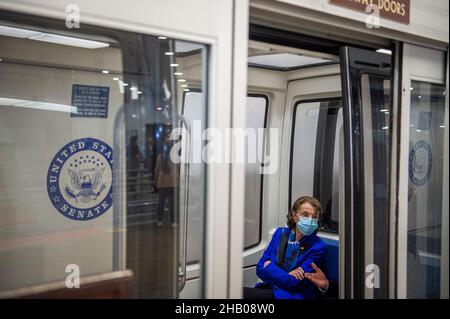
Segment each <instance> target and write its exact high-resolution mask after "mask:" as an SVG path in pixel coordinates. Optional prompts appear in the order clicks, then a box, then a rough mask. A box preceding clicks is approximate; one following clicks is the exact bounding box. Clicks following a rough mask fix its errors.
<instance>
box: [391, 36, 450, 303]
mask: <svg viewBox="0 0 450 319" xmlns="http://www.w3.org/2000/svg"><path fill="white" fill-rule="evenodd" d="M447 68H448V66H447ZM445 73H446V60H445V52H443V51H439V50H433V49H428V48H424V47H418V46H414V45H409V44H404V46H403V74H402V77H403V79H402V83H403V87H402V119H401V121H402V131H401V165H400V180H399V185H400V190H399V198H400V203H399V226H398V267H397V273H398V284H399V286H398V291H397V293H398V297H399V298H421V299H423V298H433V299H435V298H448V99H447V98H446V93H447V90H448V83H447V84H446V79H445V77H446V75H445ZM446 103H447V104H446Z"/></svg>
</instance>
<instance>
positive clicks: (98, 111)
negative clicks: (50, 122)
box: [71, 84, 109, 117]
mask: <svg viewBox="0 0 450 319" xmlns="http://www.w3.org/2000/svg"><path fill="white" fill-rule="evenodd" d="M108 104H109V87H107V86H92V85H81V84H73V85H72V106H75V107H76V108H77V111H76V112H72V113H71V116H72V117H108Z"/></svg>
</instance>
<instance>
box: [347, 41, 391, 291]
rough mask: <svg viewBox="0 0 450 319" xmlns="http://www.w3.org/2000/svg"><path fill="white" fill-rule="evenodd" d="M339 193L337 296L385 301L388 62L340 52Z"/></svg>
mask: <svg viewBox="0 0 450 319" xmlns="http://www.w3.org/2000/svg"><path fill="white" fill-rule="evenodd" d="M340 55H341V76H342V97H343V101H344V110H343V113H344V139H345V142H344V145H345V146H344V149H345V156H344V157H345V173H344V175H345V178H344V179H345V183H344V184H345V191H344V195H343V205H344V206H343V207H342V209H341V210H340V211H341V216H340V220H341V221H343V222H340V227H341V229H340V230H339V233H340V234H341V239H340V245H341V247H340V252H341V254H340V264H341V265H343V267H341V268H340V283H341V284H340V296H341V297H344V298H387V297H388V292H389V289H388V277H389V276H388V274H389V268H388V266H389V264H388V253H387V252H388V251H389V205H388V204H389V196H388V194H389V180H390V179H389V175H390V173H389V172H390V170H389V167H390V166H389V165H390V145H391V141H390V140H391V125H390V114H391V106H392V103H391V101H392V98H391V96H392V94H391V83H392V81H391V78H392V72H391V71H392V62H391V56H390V55H388V54H383V53H377V52H374V51H369V50H362V49H358V48H352V47H342V48H341V51H340Z"/></svg>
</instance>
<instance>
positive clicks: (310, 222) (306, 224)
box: [297, 217, 319, 236]
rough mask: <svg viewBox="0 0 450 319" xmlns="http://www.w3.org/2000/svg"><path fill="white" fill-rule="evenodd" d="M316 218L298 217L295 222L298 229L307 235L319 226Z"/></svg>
mask: <svg viewBox="0 0 450 319" xmlns="http://www.w3.org/2000/svg"><path fill="white" fill-rule="evenodd" d="M318 222H319V221H318V219H317V218H311V217H300V219H299V220H298V222H297V228H298V230H299V231H300V232H301V233H302V234H303V235H305V236H309V235H311V234H312V233H314V231H315V230H316V229H317V228H318V227H319V224H318Z"/></svg>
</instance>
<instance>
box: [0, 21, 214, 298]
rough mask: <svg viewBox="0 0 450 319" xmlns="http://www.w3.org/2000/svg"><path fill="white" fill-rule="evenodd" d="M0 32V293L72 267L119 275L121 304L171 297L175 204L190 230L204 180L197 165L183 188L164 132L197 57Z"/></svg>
mask: <svg viewBox="0 0 450 319" xmlns="http://www.w3.org/2000/svg"><path fill="white" fill-rule="evenodd" d="M2 19H5V20H4V21H3V20H2ZM0 30H1V32H0V48H1V49H0V57H1V59H0V191H1V194H2V195H1V196H0V198H1V200H0V213H1V218H0V260H1V263H0V295H1V293H2V292H4V291H13V290H15V289H18V288H23V287H29V286H32V285H38V284H44V283H49V282H61V281H65V280H66V278H67V276H68V275H69V274H70V272H71V271H72V270H74V269H75V273H78V274H80V276H82V277H84V276H90V275H94V274H101V273H107V272H112V271H115V270H123V269H130V270H131V271H132V272H133V283H132V292H131V296H130V297H139V298H155V297H158V298H172V297H177V296H178V294H179V290H180V289H182V288H183V287H184V286H185V279H186V277H185V276H184V274H185V273H186V266H187V257H186V246H185V244H186V240H184V239H185V238H186V237H188V236H187V234H186V233H183V230H184V229H185V227H184V225H185V224H184V223H187V220H186V215H184V212H186V211H187V210H186V209H185V208H186V205H187V196H188V195H187V194H189V196H190V199H191V203H192V204H198V207H197V208H196V209H197V210H196V214H195V215H194V216H192V218H194V219H195V221H196V222H197V224H196V228H195V235H196V236H197V235H198V236H203V235H202V234H204V224H203V220H204V206H203V200H204V194H205V191H204V189H205V184H204V183H205V180H204V179H197V180H196V179H195V178H196V176H204V175H205V174H204V173H205V171H204V170H205V167H204V165H199V166H195V167H194V173H193V174H192V176H194V177H193V181H194V182H193V183H192V185H194V186H195V187H191V188H189V185H187V184H186V181H187V178H188V176H189V165H186V163H183V162H182V163H180V164H176V161H174V160H173V159H172V155H173V154H171V153H170V150H171V146H173V145H174V144H175V143H176V142H177V141H176V140H175V141H174V140H171V139H170V133H171V131H172V129H173V128H176V127H180V126H184V127H185V126H186V125H185V124H186V123H185V122H184V121H183V118H182V116H180V115H179V114H180V113H181V103H179V101H180V94H181V93H182V92H184V91H185V90H186V91H187V90H189V88H190V86H191V84H192V83H190V81H187V80H186V79H187V78H184V77H181V76H180V73H181V72H179V71H180V70H181V69H182V68H183V66H184V65H185V64H186V60H189V61H190V62H192V61H194V60H196V61H197V62H198V63H196V65H197V69H196V77H195V79H194V78H191V80H192V81H194V80H195V83H196V85H197V86H199V87H202V86H203V84H204V83H205V82H204V78H205V73H204V72H205V70H206V65H205V63H207V62H206V61H208V59H207V58H206V55H207V47H206V46H204V45H202V44H198V43H191V42H186V41H183V42H181V41H178V40H174V39H168V38H166V37H158V36H151V35H144V34H138V33H132V32H125V31H120V30H113V29H108V28H102V27H97V26H90V25H87V24H83V26H82V27H81V28H80V29H67V28H65V24H64V21H57V20H52V19H47V18H45V19H44V18H39V17H31V16H23V15H18V14H13V13H11V14H10V16H9V13H5V14H4V15H3V12H2V18H1V19H0ZM177 72H178V73H177ZM180 92H181V93H180ZM198 103H199V104H200V106H199V108H198V110H197V111H198V112H199V113H201V115H199V116H202V117H204V116H205V114H206V102H205V101H204V100H201V101H200V102H198ZM113 157H114V161H113ZM113 181H115V182H114V183H113ZM186 186H187V187H186ZM189 217H191V216H189ZM189 217H188V218H189ZM189 222H190V221H189ZM203 244H204V243H203V242H200V243H198V245H197V249H198V250H199V251H202V249H203V247H204V246H203ZM197 255H199V256H200V257H201V256H202V254H200V253H198V254H197ZM200 257H199V258H198V260H199V265H200V268H199V271H197V273H198V277H200V279H202V258H200ZM202 289H203V288H202V285H198V291H195V296H196V297H201V296H202V294H203V290H202Z"/></svg>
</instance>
